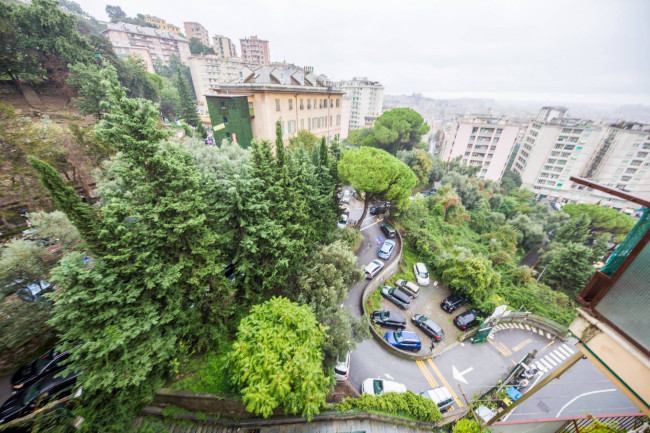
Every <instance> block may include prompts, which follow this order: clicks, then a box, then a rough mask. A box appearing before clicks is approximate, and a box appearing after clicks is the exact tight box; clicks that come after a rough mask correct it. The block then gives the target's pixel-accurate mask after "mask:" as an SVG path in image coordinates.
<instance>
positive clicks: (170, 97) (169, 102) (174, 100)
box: [160, 78, 181, 118]
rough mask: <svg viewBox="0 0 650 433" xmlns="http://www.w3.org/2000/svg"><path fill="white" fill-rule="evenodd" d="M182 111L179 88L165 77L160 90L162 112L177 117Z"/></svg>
mask: <svg viewBox="0 0 650 433" xmlns="http://www.w3.org/2000/svg"><path fill="white" fill-rule="evenodd" d="M180 111H181V98H180V96H179V95H178V89H177V88H176V87H175V86H174V85H173V84H172V83H171V81H170V80H169V79H167V78H163V85H162V89H161V91H160V112H161V113H162V115H163V116H165V117H170V118H172V117H176V116H178V115H179V113H180Z"/></svg>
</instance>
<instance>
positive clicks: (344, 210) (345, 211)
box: [343, 208, 350, 217]
mask: <svg viewBox="0 0 650 433" xmlns="http://www.w3.org/2000/svg"><path fill="white" fill-rule="evenodd" d="M343 215H347V216H348V217H349V216H350V209H348V208H343Z"/></svg>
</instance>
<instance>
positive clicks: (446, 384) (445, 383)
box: [427, 358, 463, 407]
mask: <svg viewBox="0 0 650 433" xmlns="http://www.w3.org/2000/svg"><path fill="white" fill-rule="evenodd" d="M427 362H428V363H429V365H430V366H431V369H432V370H433V372H434V373H436V374H437V375H438V377H439V378H440V381H441V382H442V384H443V385H444V386H445V387H446V388H447V390H449V393H450V394H451V396H452V397H454V400H455V401H456V404H458V407H463V403H461V401H460V399H459V398H458V396H457V395H456V393H455V392H454V390H453V389H452V388H451V386H449V383H448V382H447V380H445V378H444V376H443V375H442V373H441V372H440V370H438V367H436V364H434V363H433V361H432V360H431V358H428V359H427Z"/></svg>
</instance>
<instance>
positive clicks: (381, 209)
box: [370, 206, 388, 215]
mask: <svg viewBox="0 0 650 433" xmlns="http://www.w3.org/2000/svg"><path fill="white" fill-rule="evenodd" d="M387 210H388V209H387V208H386V206H371V207H370V215H381V214H384V213H386V211H387Z"/></svg>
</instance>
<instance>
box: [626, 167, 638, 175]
mask: <svg viewBox="0 0 650 433" xmlns="http://www.w3.org/2000/svg"><path fill="white" fill-rule="evenodd" d="M625 173H627V174H634V173H636V168H628V169H627V170H625Z"/></svg>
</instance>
